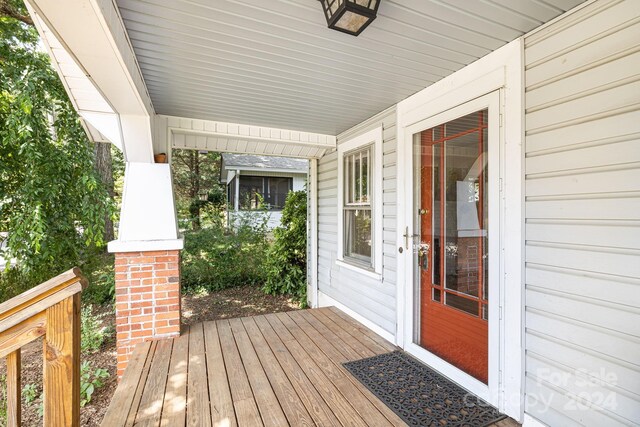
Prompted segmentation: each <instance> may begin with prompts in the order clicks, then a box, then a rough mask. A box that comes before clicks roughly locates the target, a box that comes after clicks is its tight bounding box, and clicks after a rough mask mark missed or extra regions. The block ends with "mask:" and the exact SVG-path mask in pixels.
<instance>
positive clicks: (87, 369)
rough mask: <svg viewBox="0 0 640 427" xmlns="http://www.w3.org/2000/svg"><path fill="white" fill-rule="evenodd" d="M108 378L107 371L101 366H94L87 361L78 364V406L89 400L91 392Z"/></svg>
mask: <svg viewBox="0 0 640 427" xmlns="http://www.w3.org/2000/svg"><path fill="white" fill-rule="evenodd" d="M107 378H109V372H107V370H106V369H103V368H94V367H93V365H91V363H89V362H88V361H86V360H85V361H84V362H82V364H81V365H80V406H82V407H84V406H85V405H86V404H87V403H89V402H91V396H93V393H94V392H95V391H96V390H97V389H99V388H100V387H102V386H103V385H104V380H106V379H107Z"/></svg>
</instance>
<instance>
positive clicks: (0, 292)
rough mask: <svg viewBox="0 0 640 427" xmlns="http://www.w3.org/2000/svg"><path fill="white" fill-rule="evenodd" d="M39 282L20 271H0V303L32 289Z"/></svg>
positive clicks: (9, 269)
mask: <svg viewBox="0 0 640 427" xmlns="http://www.w3.org/2000/svg"><path fill="white" fill-rule="evenodd" d="M38 283H39V282H37V281H35V280H34V279H33V278H30V277H29V276H28V275H27V274H26V273H24V272H23V271H22V270H19V269H17V268H15V267H9V268H6V269H4V270H0V302H4V301H6V300H8V299H11V298H13V297H15V296H16V295H19V294H21V293H23V292H25V291H28V290H29V289H31V288H33V287H34V286H35V285H37V284H38Z"/></svg>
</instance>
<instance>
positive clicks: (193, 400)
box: [187, 323, 211, 427]
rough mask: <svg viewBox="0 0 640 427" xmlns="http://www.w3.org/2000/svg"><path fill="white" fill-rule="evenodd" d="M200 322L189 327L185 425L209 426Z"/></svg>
mask: <svg viewBox="0 0 640 427" xmlns="http://www.w3.org/2000/svg"><path fill="white" fill-rule="evenodd" d="M204 344H205V343H204V330H203V325H202V323H198V324H196V325H193V326H191V328H190V329H189V361H188V369H189V373H188V375H187V382H188V387H187V390H188V394H187V425H188V426H203V427H206V426H211V409H210V407H209V384H208V381H207V361H206V358H205V347H204Z"/></svg>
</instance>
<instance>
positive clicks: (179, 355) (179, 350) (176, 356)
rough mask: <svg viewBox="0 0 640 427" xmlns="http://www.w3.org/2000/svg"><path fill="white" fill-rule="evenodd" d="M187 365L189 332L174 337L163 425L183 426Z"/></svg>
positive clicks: (164, 399)
mask: <svg viewBox="0 0 640 427" xmlns="http://www.w3.org/2000/svg"><path fill="white" fill-rule="evenodd" d="M188 365H189V334H184V335H182V336H180V337H179V338H176V339H175V340H174V342H173V349H172V351H171V361H170V362H169V378H168V379H167V388H166V391H165V395H164V398H163V403H162V419H161V420H160V425H161V426H163V427H184V425H185V422H186V413H187V373H188V372H189V369H188Z"/></svg>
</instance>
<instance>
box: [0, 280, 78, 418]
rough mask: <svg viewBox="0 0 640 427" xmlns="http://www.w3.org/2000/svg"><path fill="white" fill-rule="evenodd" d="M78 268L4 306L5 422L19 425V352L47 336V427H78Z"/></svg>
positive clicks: (0, 339) (0, 347) (0, 324)
mask: <svg viewBox="0 0 640 427" xmlns="http://www.w3.org/2000/svg"><path fill="white" fill-rule="evenodd" d="M87 283H88V282H87V279H85V278H84V276H82V273H81V272H80V269H78V268H72V269H71V270H69V271H66V272H64V273H62V274H60V275H58V276H56V277H54V278H53V279H50V280H47V281H46V282H44V283H42V284H40V285H38V286H36V287H34V288H32V289H30V290H28V291H26V292H24V293H22V294H20V295H18V296H16V297H14V298H11V299H10V300H8V301H6V302H3V303H2V304H0V357H6V358H7V421H8V425H9V426H20V424H21V420H20V418H21V414H20V397H21V385H20V364H21V363H20V349H21V348H22V347H24V346H25V345H27V344H29V343H30V342H32V341H34V340H35V339H37V338H39V337H41V336H44V340H43V341H44V349H43V358H44V376H43V379H44V381H43V391H44V425H45V426H71V427H75V426H79V425H80V293H81V292H82V290H83V289H84V288H86V286H87Z"/></svg>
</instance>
